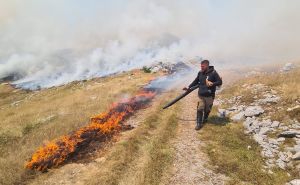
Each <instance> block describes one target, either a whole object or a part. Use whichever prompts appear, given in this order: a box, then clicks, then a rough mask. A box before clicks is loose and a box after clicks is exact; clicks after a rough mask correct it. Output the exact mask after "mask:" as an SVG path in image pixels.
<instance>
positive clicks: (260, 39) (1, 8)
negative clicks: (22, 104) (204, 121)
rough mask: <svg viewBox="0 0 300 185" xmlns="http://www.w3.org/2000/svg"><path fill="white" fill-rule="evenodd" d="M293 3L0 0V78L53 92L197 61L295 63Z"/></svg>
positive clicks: (298, 24) (299, 27) (299, 29)
mask: <svg viewBox="0 0 300 185" xmlns="http://www.w3.org/2000/svg"><path fill="white" fill-rule="evenodd" d="M299 5H300V2H299V1H296V0H286V1H281V0H260V1H259V0H253V1H247V2H246V1H239V0H229V1H226V2H225V1H216V0H186V1H172V0H131V1H124V0H111V1H97V0H87V1H80V0H43V1H40V0H27V1H23V0H2V1H0V79H1V78H4V77H7V76H14V78H15V79H14V80H15V81H14V82H13V83H15V84H16V85H18V86H20V87H22V88H29V89H35V88H37V87H42V88H45V87H51V86H56V85H61V84H65V83H68V82H70V81H74V80H81V79H87V78H92V77H95V76H104V75H108V74H112V73H116V72H120V71H126V70H130V69H133V68H139V67H142V66H144V65H150V64H152V63H154V62H158V61H163V62H165V61H168V62H177V61H178V60H186V59H190V58H193V57H195V56H201V57H204V58H208V59H210V60H211V61H212V63H214V64H216V65H218V66H220V67H223V66H226V67H230V66H236V65H245V64H249V63H250V64H258V63H262V62H274V61H283V60H297V59H299V58H300V56H299V55H300V54H299V52H298V50H297V48H299V47H300V37H298V33H300V15H299V14H298V7H299Z"/></svg>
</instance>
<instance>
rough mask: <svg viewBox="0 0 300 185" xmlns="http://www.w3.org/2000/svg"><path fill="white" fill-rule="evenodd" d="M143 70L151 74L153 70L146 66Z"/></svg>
mask: <svg viewBox="0 0 300 185" xmlns="http://www.w3.org/2000/svg"><path fill="white" fill-rule="evenodd" d="M142 70H143V71H144V72H145V73H151V68H150V67H147V66H144V67H143V69H142Z"/></svg>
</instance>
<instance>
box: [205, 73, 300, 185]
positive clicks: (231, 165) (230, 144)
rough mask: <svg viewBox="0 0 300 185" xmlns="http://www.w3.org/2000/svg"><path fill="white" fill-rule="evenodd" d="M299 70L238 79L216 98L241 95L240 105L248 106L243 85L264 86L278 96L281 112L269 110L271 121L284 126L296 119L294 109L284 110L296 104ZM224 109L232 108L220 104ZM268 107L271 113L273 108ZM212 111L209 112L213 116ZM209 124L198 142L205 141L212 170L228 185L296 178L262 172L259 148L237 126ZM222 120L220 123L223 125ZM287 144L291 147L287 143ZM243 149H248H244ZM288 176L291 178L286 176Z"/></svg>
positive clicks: (299, 97)
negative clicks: (218, 173) (276, 121)
mask: <svg viewBox="0 0 300 185" xmlns="http://www.w3.org/2000/svg"><path fill="white" fill-rule="evenodd" d="M299 81H300V69H299V68H297V69H294V70H292V71H291V72H288V73H273V74H268V75H258V76H254V77H248V78H245V79H241V80H239V81H237V82H235V83H234V84H231V85H230V86H228V87H227V88H225V89H224V90H223V91H222V92H221V93H220V94H219V96H220V97H221V99H222V98H230V97H232V96H239V95H242V99H241V103H242V104H246V105H249V104H250V103H252V102H253V100H254V99H253V96H254V95H253V94H252V93H251V91H250V90H249V89H245V88H243V87H242V85H243V84H250V85H251V84H258V83H262V84H265V85H267V86H269V87H271V88H272V89H274V90H276V91H277V92H278V93H279V96H281V97H282V99H281V101H280V102H279V103H278V104H277V105H276V107H282V109H279V110H276V111H274V110H273V111H272V112H273V113H272V114H271V119H272V120H278V121H283V122H284V123H285V122H286V123H288V120H290V119H291V118H292V119H293V118H297V119H298V120H300V118H299V113H298V110H295V111H293V112H289V113H288V112H287V111H286V110H287V108H288V107H293V106H295V105H296V101H297V100H298V101H300V84H299ZM258 96H259V95H258ZM222 106H224V107H225V108H226V107H229V106H232V105H222ZM266 106H269V107H270V108H271V110H272V106H273V105H266ZM215 114H216V109H214V110H213V115H215ZM209 122H210V123H211V124H208V125H206V127H204V128H203V130H202V132H201V133H200V137H201V139H202V140H205V141H207V142H208V144H207V147H206V151H207V153H208V156H209V157H210V159H211V162H212V164H213V165H214V166H216V169H215V170H216V171H217V172H220V173H223V174H226V175H227V176H229V177H230V178H231V181H229V184H244V183H246V184H247V183H249V184H270V185H271V184H272V185H273V184H274V185H276V184H278V185H281V184H285V183H286V182H287V181H289V180H291V179H292V178H293V177H296V176H298V175H297V174H296V173H295V171H294V170H293V169H287V171H284V170H281V169H279V168H276V169H272V171H273V172H274V173H273V174H269V173H267V172H265V171H263V170H262V169H263V165H264V162H263V158H262V157H261V155H260V147H259V146H258V144H257V143H255V141H254V140H253V139H251V138H250V137H249V136H247V135H245V134H244V128H243V125H242V124H241V123H229V124H225V125H224V124H218V123H217V122H216V121H215V120H214V119H210V120H209ZM219 122H220V121H219ZM225 122H226V120H224V123H225ZM286 142H287V143H286V144H287V145H292V144H294V143H293V141H291V140H287V141H286ZM290 142H291V143H290ZM247 146H251V149H250V150H248V148H247ZM287 172H289V173H290V174H291V177H289V176H288V175H287Z"/></svg>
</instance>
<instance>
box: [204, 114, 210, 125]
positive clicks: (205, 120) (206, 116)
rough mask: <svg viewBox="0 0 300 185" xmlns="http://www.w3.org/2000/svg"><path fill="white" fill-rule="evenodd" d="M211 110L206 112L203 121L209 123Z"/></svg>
mask: <svg viewBox="0 0 300 185" xmlns="http://www.w3.org/2000/svg"><path fill="white" fill-rule="evenodd" d="M209 113H210V111H208V112H204V119H203V123H207V119H208V115H209Z"/></svg>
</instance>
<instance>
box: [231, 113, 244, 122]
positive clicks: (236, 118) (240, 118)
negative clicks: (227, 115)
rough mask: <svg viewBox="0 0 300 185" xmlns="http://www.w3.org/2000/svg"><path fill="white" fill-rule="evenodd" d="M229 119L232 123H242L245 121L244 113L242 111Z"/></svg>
mask: <svg viewBox="0 0 300 185" xmlns="http://www.w3.org/2000/svg"><path fill="white" fill-rule="evenodd" d="M231 119H232V120H233V121H234V122H239V121H243V120H244V119H245V113H244V111H242V112H239V113H237V114H235V115H234V116H232V117H231Z"/></svg>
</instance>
